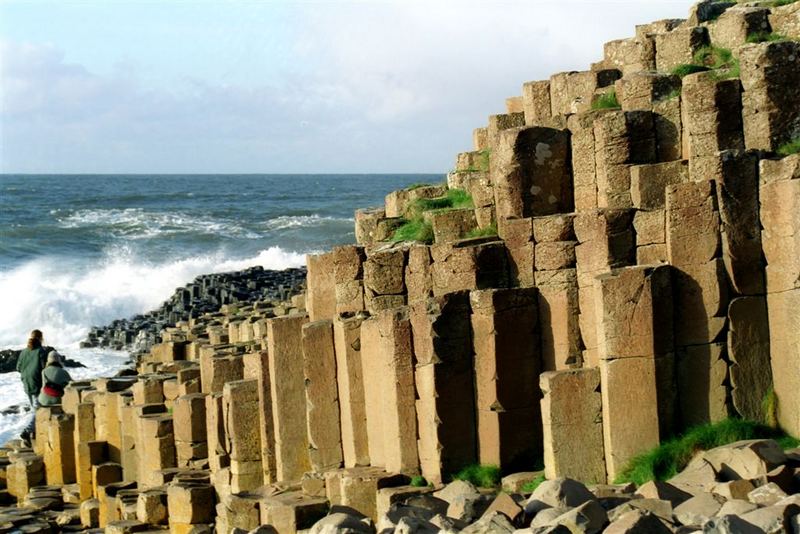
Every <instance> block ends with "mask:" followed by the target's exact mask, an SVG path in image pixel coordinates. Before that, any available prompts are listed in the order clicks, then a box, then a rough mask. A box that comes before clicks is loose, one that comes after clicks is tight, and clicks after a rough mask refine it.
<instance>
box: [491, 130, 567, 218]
mask: <svg viewBox="0 0 800 534" xmlns="http://www.w3.org/2000/svg"><path fill="white" fill-rule="evenodd" d="M569 156H570V146H569V134H568V133H567V132H565V131H563V130H556V129H553V128H544V127H539V126H529V127H525V128H513V129H509V130H504V131H503V132H502V133H501V134H500V135H499V137H498V143H497V146H496V148H495V149H494V150H493V152H492V159H491V163H490V175H491V180H492V183H493V184H494V194H495V204H496V209H497V218H498V219H502V218H506V217H530V216H533V215H550V214H553V213H563V212H570V211H572V206H573V191H572V184H571V181H572V180H571V176H570V170H569Z"/></svg>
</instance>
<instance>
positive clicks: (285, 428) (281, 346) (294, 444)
mask: <svg viewBox="0 0 800 534" xmlns="http://www.w3.org/2000/svg"><path fill="white" fill-rule="evenodd" d="M306 322H308V317H306V316H305V315H295V316H287V317H278V318H275V319H270V320H269V321H267V352H268V353H269V376H270V386H271V393H272V419H273V422H274V425H275V468H276V472H277V473H276V476H277V480H278V481H283V480H299V479H300V477H302V475H303V473H305V472H306V471H308V470H309V468H310V464H309V460H308V454H307V452H306V451H307V450H308V436H307V434H306V402H305V401H306V398H305V381H304V377H303V343H302V328H303V325H304V324H305V323H306Z"/></svg>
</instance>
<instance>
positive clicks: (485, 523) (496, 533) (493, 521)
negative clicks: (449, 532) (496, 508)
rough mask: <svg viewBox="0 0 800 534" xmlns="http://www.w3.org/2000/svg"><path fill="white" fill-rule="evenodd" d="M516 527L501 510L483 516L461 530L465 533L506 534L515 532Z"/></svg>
mask: <svg viewBox="0 0 800 534" xmlns="http://www.w3.org/2000/svg"><path fill="white" fill-rule="evenodd" d="M515 530H516V528H514V525H512V524H511V521H509V519H508V517H506V515H505V514H503V513H500V512H493V513H491V514H486V515H484V516H483V517H481V518H480V519H479V520H478V521H476V522H475V523H473V524H471V525H470V526H468V527H467V528H465V529H463V530H462V531H461V532H462V533H463V534H504V533H511V532H514V531H515Z"/></svg>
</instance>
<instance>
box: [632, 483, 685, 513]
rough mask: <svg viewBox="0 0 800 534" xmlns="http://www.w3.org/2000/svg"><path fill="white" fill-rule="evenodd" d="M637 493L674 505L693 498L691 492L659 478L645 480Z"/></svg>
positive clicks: (646, 497)
mask: <svg viewBox="0 0 800 534" xmlns="http://www.w3.org/2000/svg"><path fill="white" fill-rule="evenodd" d="M636 495H640V496H642V497H643V498H645V499H660V500H663V501H669V502H670V504H671V505H672V506H673V507H675V506H678V505H679V504H681V503H683V502H684V501H688V500H689V499H691V498H692V494H691V493H687V492H685V491H683V490H681V489H679V488H676V487H675V486H673V485H672V484H670V483H669V482H662V481H659V480H651V481H650V482H645V483H644V484H642V485H641V486H640V487H639V489H638V490H636Z"/></svg>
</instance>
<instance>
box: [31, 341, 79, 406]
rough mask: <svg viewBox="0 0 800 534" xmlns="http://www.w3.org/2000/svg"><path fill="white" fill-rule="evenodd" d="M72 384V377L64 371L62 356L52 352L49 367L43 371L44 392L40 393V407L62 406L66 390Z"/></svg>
mask: <svg viewBox="0 0 800 534" xmlns="http://www.w3.org/2000/svg"><path fill="white" fill-rule="evenodd" d="M70 382H72V377H71V376H69V373H68V372H66V371H65V370H64V366H63V360H62V358H61V355H60V354H59V353H57V352H56V351H54V350H51V351H50V353H49V354H48V355H47V365H46V366H45V368H44V370H43V371H42V390H41V392H40V393H39V406H53V405H54V404H61V397H63V396H64V388H65V387H66V386H67V384H69V383H70Z"/></svg>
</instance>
